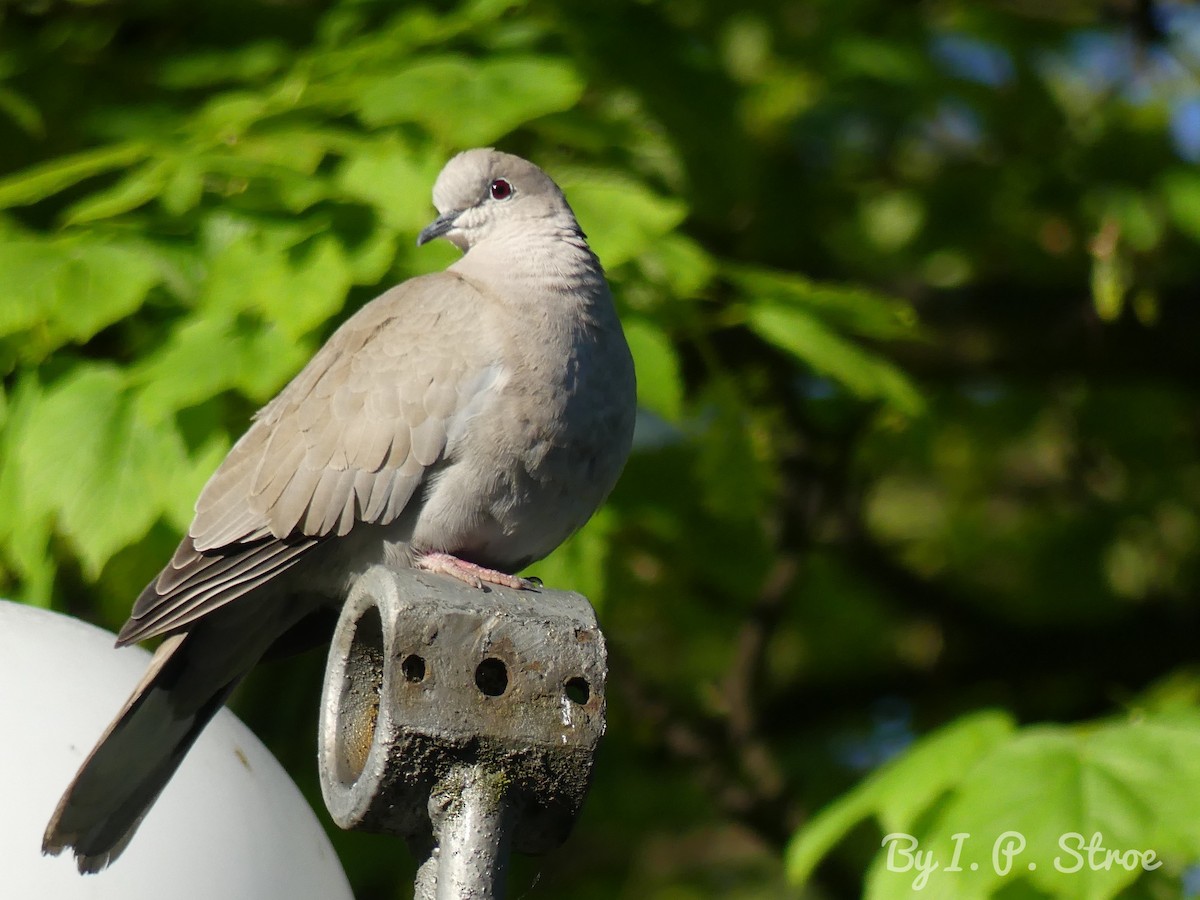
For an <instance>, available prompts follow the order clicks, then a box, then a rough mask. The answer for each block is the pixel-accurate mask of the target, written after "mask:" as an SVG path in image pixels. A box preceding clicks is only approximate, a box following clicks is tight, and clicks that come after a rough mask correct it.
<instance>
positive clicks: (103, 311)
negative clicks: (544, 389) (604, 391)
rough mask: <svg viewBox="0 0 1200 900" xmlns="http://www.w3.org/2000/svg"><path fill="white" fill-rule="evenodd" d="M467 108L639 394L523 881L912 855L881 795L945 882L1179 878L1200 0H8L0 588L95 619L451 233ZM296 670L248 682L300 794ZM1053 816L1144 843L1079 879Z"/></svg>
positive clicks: (472, 138) (1192, 798)
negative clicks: (513, 165)
mask: <svg viewBox="0 0 1200 900" xmlns="http://www.w3.org/2000/svg"><path fill="white" fill-rule="evenodd" d="M492 143H494V144H496V145H498V146H501V147H503V148H504V149H507V150H511V151H513V152H516V153H520V154H523V155H526V156H529V157H531V158H533V159H534V160H536V161H537V162H538V163H540V164H541V165H543V166H544V167H545V168H546V169H547V170H548V171H550V172H551V173H552V174H553V175H554V177H555V178H556V179H557V180H558V181H559V182H560V183H561V184H562V185H563V187H564V188H565V190H566V191H567V194H568V196H569V197H570V199H571V201H572V204H573V205H574V207H575V209H576V211H577V213H578V216H579V218H580V220H581V222H582V224H583V226H584V228H585V229H586V230H587V231H588V233H589V235H590V236H591V238H592V241H593V244H594V246H595V248H596V250H597V251H598V253H599V255H600V256H601V258H602V259H603V261H604V262H605V264H606V266H607V268H608V270H609V274H610V277H611V281H612V283H613V287H614V290H615V292H616V295H617V297H618V301H619V303H620V305H621V308H622V316H623V319H624V321H625V324H626V328H627V331H628V334H629V338H630V343H631V345H632V347H633V349H634V353H635V356H636V360H637V364H638V369H639V375H640V388H639V390H640V404H641V407H642V415H641V419H640V422H639V431H638V437H637V441H636V449H635V453H634V456H633V458H632V459H631V461H630V463H629V466H628V468H627V470H626V473H625V476H624V478H623V480H622V482H621V484H620V485H619V486H618V488H617V490H616V492H615V493H614V495H613V497H612V498H611V501H610V503H609V504H608V505H607V506H606V507H605V509H604V510H602V511H601V513H600V514H598V515H597V516H596V518H595V519H594V520H593V521H592V522H591V523H590V524H589V525H588V526H587V528H585V529H584V530H583V531H582V532H581V533H580V534H579V535H577V536H576V537H575V538H573V539H572V540H571V541H570V542H568V544H566V545H565V546H564V547H563V548H562V549H561V550H560V551H558V552H557V553H556V554H555V555H554V556H552V557H551V558H550V559H548V560H546V561H544V562H542V563H540V564H538V565H537V566H536V567H535V568H534V571H535V572H536V574H538V575H539V576H540V577H542V578H543V579H545V580H546V581H547V583H549V584H552V585H555V586H561V587H570V588H575V589H578V590H581V591H583V592H585V593H587V594H588V595H589V596H590V597H591V598H592V599H593V600H594V602H595V603H596V604H597V606H598V607H599V609H600V611H601V617H602V620H603V622H604V625H605V628H606V631H607V634H608V636H609V639H610V643H611V646H612V653H613V657H614V658H613V674H612V683H611V688H610V710H611V723H610V735H609V737H608V739H607V742H606V744H605V746H604V748H603V751H602V755H601V758H600V764H599V768H598V772H597V778H596V784H595V788H594V791H593V794H592V796H591V798H590V800H589V802H588V805H587V807H586V809H585V813H584V816H583V819H582V821H581V822H580V824H579V826H578V829H577V831H576V834H575V835H574V837H573V838H572V840H571V842H570V843H569V844H568V845H567V847H566V848H564V849H563V850H562V851H560V852H559V853H557V854H554V855H552V856H550V857H548V858H545V859H538V860H528V861H523V862H521V863H520V864H519V865H518V868H517V870H516V873H515V875H514V881H515V883H514V884H513V886H512V893H513V895H514V896H519V897H526V896H528V897H539V896H540V897H575V898H590V897H596V898H601V897H604V898H609V897H629V898H638V900H686V898H694V897H695V898H698V897H710V896H719V897H733V898H768V897H770V898H776V897H784V896H793V897H813V898H826V897H828V898H832V897H855V896H860V895H865V896H868V897H872V898H883V897H892V896H902V895H903V896H907V895H908V894H909V893H910V892H911V891H912V889H913V885H914V880H913V879H914V878H915V877H916V876H917V875H918V874H919V873H918V872H916V871H915V870H910V871H906V872H902V871H893V870H891V869H899V868H903V866H901V865H893V866H892V867H891V869H889V866H888V855H887V852H886V849H885V848H884V847H883V846H882V845H881V840H882V838H883V836H884V835H886V834H889V833H895V832H904V833H907V834H911V835H913V836H914V837H915V838H916V839H917V840H918V841H919V842H920V847H921V848H922V849H924V850H930V851H932V852H933V853H934V854H935V855H936V856H937V857H938V858H939V859H940V860H941V864H942V870H941V871H937V872H934V873H932V874H931V875H930V876H929V878H928V881H927V883H925V885H924V887H925V894H926V895H936V896H952V897H959V898H966V897H989V896H1000V897H1004V898H1009V900H1012V898H1024V897H1051V896H1052V897H1064V898H1074V897H1079V898H1085V897H1086V898H1104V897H1115V896H1118V895H1120V896H1123V897H1136V898H1158V897H1174V896H1183V895H1191V896H1194V895H1195V893H1196V892H1197V890H1198V889H1200V885H1198V879H1197V873H1198V872H1200V869H1198V868H1197V864H1198V863H1200V819H1197V817H1196V815H1195V810H1196V809H1197V808H1200V770H1198V769H1197V763H1196V759H1197V758H1200V756H1198V753H1200V746H1198V745H1200V718H1198V714H1197V709H1196V701H1197V698H1198V696H1200V677H1198V676H1197V675H1196V673H1195V672H1194V671H1193V670H1192V669H1191V668H1190V666H1191V664H1192V663H1193V662H1194V660H1195V645H1196V634H1197V633H1198V631H1200V604H1198V602H1197V592H1198V590H1200V566H1198V564H1197V563H1198V559H1200V552H1198V551H1200V517H1198V513H1197V509H1198V504H1200V455H1198V453H1197V442H1198V440H1200V409H1198V407H1197V400H1196V385H1197V384H1198V383H1200V382H1198V380H1197V379H1198V378H1200V353H1198V352H1197V346H1198V338H1200V327H1198V326H1200V305H1198V304H1197V302H1196V301H1197V299H1198V298H1200V251H1198V248H1197V243H1198V242H1200V170H1198V169H1197V163H1200V9H1197V7H1196V6H1194V5H1192V4H1189V3H1183V2H1167V0H1163V2H1157V3H1156V2H1153V0H1111V2H1109V3H1092V2H1080V0H1043V2H1040V3H1032V2H1027V0H994V2H983V3H968V2H965V0H938V2H927V3H922V4H899V3H892V2H885V0H838V2H832V0H814V2H797V0H752V2H749V3H743V4H724V3H716V2H711V0H609V2H607V3H604V4H599V3H588V2H582V3H574V4H567V3H551V2H542V0H531V2H528V3H520V2H516V0H473V2H464V3H459V4H450V3H436V4H428V5H421V4H394V3H388V2H384V0H342V2H336V3H335V2H318V0H241V2H238V3H233V2H230V0H212V2H207V3H203V4H168V3H162V2H156V0H124V2H117V0H86V2H85V0H78V2H71V0H25V2H22V0H15V2H14V0H10V2H8V3H6V4H4V5H3V6H0V376H2V377H3V381H2V387H3V393H2V394H0V592H2V593H4V594H6V595H9V596H13V597H17V598H20V599H24V600H26V601H28V602H31V603H38V604H44V605H52V606H54V607H56V608H59V609H64V610H68V611H71V612H74V613H76V614H79V615H82V616H85V617H87V618H89V619H92V620H95V621H98V622H101V623H103V624H105V625H107V626H109V627H116V626H118V625H119V624H120V622H121V621H122V620H123V619H124V617H125V615H126V613H127V612H128V608H129V604H130V601H131V599H132V598H133V597H134V596H135V595H136V593H137V592H138V590H139V589H140V588H141V587H142V585H143V584H144V583H145V582H146V581H148V580H149V579H150V578H151V577H152V576H153V575H154V573H155V572H156V570H157V568H158V567H159V566H160V565H161V564H162V563H163V561H164V560H165V559H166V558H167V556H168V555H169V553H170V551H171V549H172V548H173V545H174V543H175V541H176V540H177V539H178V536H179V534H180V533H181V531H182V530H183V529H184V528H186V526H187V523H188V521H189V516H190V504H191V502H192V500H193V499H194V497H195V496H196V494H197V492H198V491H199V488H200V486H201V485H202V484H203V482H204V480H205V478H206V477H207V476H208V474H209V473H210V472H211V471H212V470H213V468H214V467H215V466H216V465H217V463H218V462H219V460H220V458H221V456H222V454H223V453H224V452H225V451H226V450H227V449H228V447H229V446H230V445H231V443H232V441H233V440H234V439H236V437H237V435H238V434H239V433H240V432H241V431H242V430H243V429H244V428H245V427H246V424H247V422H248V418H249V416H250V414H251V413H252V412H253V410H254V409H255V408H256V407H258V406H259V405H261V404H262V403H263V402H265V401H266V400H267V399H268V398H269V397H270V396H272V394H273V393H274V392H275V391H277V390H278V389H279V388H280V387H281V386H282V385H283V384H284V383H285V382H286V381H287V379H288V378H289V377H290V376H291V375H292V374H294V373H295V372H296V371H297V370H298V368H299V367H300V366H301V365H303V363H304V362H305V360H306V359H307V358H308V357H309V356H310V355H311V354H312V352H313V351H314V350H315V348H316V347H317V346H319V344H320V342H321V341H322V340H323V339H324V338H325V337H327V336H328V334H329V333H330V332H331V331H332V329H333V328H334V327H336V325H337V323H338V322H340V321H341V320H343V319H344V318H345V316H346V315H348V314H349V313H350V312H352V311H353V310H354V309H356V308H358V307H359V306H360V305H361V304H362V303H364V302H366V301H367V300H368V299H369V298H370V297H372V296H374V295H375V294H377V293H378V292H380V291H381V290H382V289H384V288H385V287H386V286H388V285H390V284H393V283H395V282H396V281H398V280H401V279H403V278H406V277H409V276H411V275H414V274H417V273H419V272H423V271H429V270H432V269H436V268H440V267H442V266H444V265H446V264H447V263H448V262H449V261H450V260H452V259H453V258H454V251H453V249H452V248H450V247H447V246H430V247H426V248H422V249H421V250H419V251H418V250H416V249H415V247H414V246H413V238H414V236H415V234H416V232H417V231H418V230H419V229H420V228H421V227H422V226H423V225H424V224H425V223H426V222H427V221H428V220H429V218H430V216H431V215H432V211H431V206H430V203H429V199H428V198H429V190H430V187H431V185H432V182H433V179H434V177H435V176H436V174H437V171H438V169H439V168H440V166H441V165H442V163H443V162H444V161H445V159H446V158H447V157H448V156H449V155H450V154H452V153H453V152H455V151H457V150H460V149H463V148H465V147H468V146H473V145H481V144H492ZM321 663H322V660H321V659H320V655H319V654H310V655H308V656H304V657H298V658H295V659H292V660H287V661H281V662H273V663H269V664H266V665H265V666H263V668H262V669H261V670H260V672H259V673H257V674H256V676H255V677H254V678H252V679H251V680H250V682H249V683H248V684H247V685H246V686H245V687H244V688H243V689H242V690H241V691H240V693H239V695H238V697H237V703H236V706H237V707H238V709H239V711H240V712H241V713H242V714H243V715H244V716H245V717H246V718H247V719H248V720H249V721H250V723H251V724H252V725H253V726H254V727H255V729H256V730H257V731H258V732H259V733H260V734H261V735H262V736H263V737H264V739H265V740H266V741H267V743H268V744H269V745H270V746H271V748H272V749H273V750H274V751H275V752H276V753H277V754H278V755H279V756H280V757H281V758H282V759H283V760H284V761H285V763H286V764H288V765H289V768H290V769H291V771H292V772H293V773H294V774H295V776H296V777H297V779H298V780H299V781H300V782H301V784H302V786H304V787H305V789H306V790H307V791H308V792H309V794H310V796H312V797H313V798H314V800H315V802H318V803H319V799H317V794H316V792H315V790H314V784H315V775H314V771H313V770H314V767H313V765H312V756H313V735H314V734H315V715H316V701H317V696H318V694H319V684H320V670H321ZM1011 831H1016V832H1020V833H1021V835H1022V836H1023V838H1024V840H1025V841H1026V848H1025V850H1024V851H1023V852H1022V853H1021V854H1020V855H1019V856H1017V857H1016V863H1015V866H1014V868H1013V870H1012V872H1011V873H1009V874H1008V875H1006V876H1001V875H999V874H998V873H997V870H996V867H995V866H994V865H993V862H992V857H991V855H990V852H991V848H992V846H993V842H994V841H997V840H998V839H999V838H1000V837H1001V835H1003V834H1004V833H1005V832H1011ZM1072 832H1074V833H1078V834H1080V835H1082V836H1083V838H1084V840H1089V839H1090V838H1091V836H1092V835H1093V834H1094V833H1097V832H1099V833H1101V834H1102V835H1103V841H1104V846H1105V847H1107V848H1113V849H1118V850H1126V849H1130V848H1136V849H1141V850H1146V849H1153V850H1154V851H1155V852H1156V854H1157V858H1158V859H1159V860H1161V862H1162V865H1161V867H1158V868H1154V869H1152V870H1149V871H1143V870H1142V869H1141V868H1135V869H1134V870H1133V871H1129V870H1126V869H1125V868H1122V867H1120V866H1115V867H1114V866H1109V867H1108V868H1107V869H1096V870H1093V869H1092V868H1091V867H1090V866H1086V867H1084V869H1083V870H1082V871H1079V872H1072V873H1062V872H1058V871H1057V869H1056V867H1055V865H1054V864H1053V859H1054V857H1055V855H1056V854H1059V853H1060V846H1059V844H1058V841H1059V839H1060V837H1061V836H1062V835H1064V834H1066V833H1072ZM963 833H969V834H970V835H971V838H970V840H969V841H966V842H965V843H963V852H962V857H961V860H960V861H959V865H960V867H961V869H962V871H951V872H946V871H944V869H945V868H946V866H948V865H949V864H950V856H951V854H952V852H953V850H954V845H955V843H956V842H958V841H964V839H961V838H959V837H957V835H960V834H963ZM335 840H336V842H337V844H338V848H339V851H340V853H341V854H342V858H343V860H344V862H345V864H346V866H347V869H348V871H349V873H350V875H351V878H352V880H353V882H354V885H355V889H356V892H357V896H358V897H359V898H360V900H372V898H392V897H404V896H408V895H409V892H410V891H411V887H410V886H409V885H410V884H411V876H412V872H411V862H410V861H408V860H407V857H406V855H405V854H403V853H397V852H396V850H395V847H394V844H393V842H391V841H390V840H388V839H385V838H379V837H371V836H363V835H340V834H339V835H335ZM897 858H898V859H899V860H900V861H901V862H902V861H903V856H901V857H897ZM1065 859H1066V861H1067V862H1070V857H1069V856H1068V857H1065ZM893 862H895V859H894V860H893ZM971 862H976V863H978V867H977V868H976V869H974V870H972V869H971V868H970V867H969V863H971ZM1028 863H1035V864H1036V868H1035V867H1034V866H1031V865H1028Z"/></svg>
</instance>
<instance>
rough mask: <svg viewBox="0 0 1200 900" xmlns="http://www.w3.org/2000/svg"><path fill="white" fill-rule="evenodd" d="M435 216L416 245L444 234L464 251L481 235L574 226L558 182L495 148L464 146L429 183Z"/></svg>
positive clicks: (491, 236)
mask: <svg viewBox="0 0 1200 900" xmlns="http://www.w3.org/2000/svg"><path fill="white" fill-rule="evenodd" d="M433 205H434V206H435V207H436V208H437V211H438V217H437V218H436V219H434V220H433V222H431V223H430V224H429V225H428V226H427V227H426V228H425V229H424V230H423V231H422V232H421V234H420V235H419V236H418V237H417V246H418V247H419V246H421V245H422V244H424V243H426V242H428V241H431V240H433V239H434V238H438V237H444V238H446V239H447V240H449V241H450V242H451V243H452V244H454V245H455V246H456V247H458V248H459V249H460V250H462V251H463V252H464V253H465V252H466V251H467V250H470V249H471V247H473V246H475V245H476V244H478V243H480V242H481V241H485V240H489V239H491V238H495V237H503V236H505V235H509V234H513V235H516V234H528V233H530V232H533V231H549V230H557V231H563V230H566V231H573V232H576V233H577V232H578V228H579V226H578V225H577V224H576V223H575V216H574V214H573V213H572V212H571V207H570V206H569V205H568V204H567V201H566V198H565V197H563V193H562V191H561V190H559V188H558V185H556V184H555V183H554V182H553V181H551V180H550V177H549V176H548V175H547V174H546V173H545V172H543V171H542V170H541V169H539V168H538V167H537V166H535V165H534V164H533V163H531V162H526V161H525V160H523V159H521V158H520V157H519V156H512V155H511V154H508V153H501V152H500V151H498V150H492V149H490V148H489V149H479V150H466V151H464V152H462V153H460V154H458V155H457V156H455V157H454V158H453V159H451V160H450V162H448V163H446V166H445V168H443V169H442V172H441V174H440V175H438V178H437V181H436V182H435V183H434V185H433Z"/></svg>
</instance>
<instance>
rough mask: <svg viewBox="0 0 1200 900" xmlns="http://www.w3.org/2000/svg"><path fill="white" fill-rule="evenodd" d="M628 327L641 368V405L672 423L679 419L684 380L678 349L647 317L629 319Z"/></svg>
mask: <svg viewBox="0 0 1200 900" xmlns="http://www.w3.org/2000/svg"><path fill="white" fill-rule="evenodd" d="M624 327H625V338H626V340H628V341H629V348H630V350H632V351H633V360H634V363H635V365H636V367H637V380H638V403H639V405H641V406H644V407H646V408H647V409H649V410H651V411H652V412H655V413H657V414H658V415H660V416H662V417H663V418H664V419H666V420H667V421H669V422H678V421H679V417H680V413H681V409H682V405H683V380H682V376H681V375H680V372H679V357H678V354H677V353H676V352H675V348H674V347H672V346H671V342H670V340H669V339H668V338H667V335H666V334H665V333H664V332H663V331H662V330H661V329H660V328H656V327H655V326H654V325H653V324H651V323H650V322H648V321H646V320H645V319H635V318H627V319H626V321H625V323H624Z"/></svg>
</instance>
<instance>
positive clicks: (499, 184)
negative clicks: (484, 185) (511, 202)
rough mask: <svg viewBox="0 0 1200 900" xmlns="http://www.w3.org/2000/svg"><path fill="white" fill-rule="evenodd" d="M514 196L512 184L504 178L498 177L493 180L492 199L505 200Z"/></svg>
mask: <svg viewBox="0 0 1200 900" xmlns="http://www.w3.org/2000/svg"><path fill="white" fill-rule="evenodd" d="M511 196H512V185H511V184H509V183H508V182H507V181H505V180H504V179H503V178H497V179H496V180H495V181H493V182H492V199H493V200H505V199H507V198H508V197H511Z"/></svg>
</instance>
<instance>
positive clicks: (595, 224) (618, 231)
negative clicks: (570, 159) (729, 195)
mask: <svg viewBox="0 0 1200 900" xmlns="http://www.w3.org/2000/svg"><path fill="white" fill-rule="evenodd" d="M556 174H557V175H558V181H559V184H560V186H561V187H562V189H563V192H564V193H565V194H566V195H567V196H568V197H569V198H570V201H571V207H572V209H574V210H575V215H576V217H577V218H578V219H579V224H580V225H581V226H583V230H584V231H586V232H587V235H588V241H589V243H590V244H591V245H592V249H593V250H595V251H596V255H597V256H598V257H600V262H601V263H603V264H604V266H605V267H606V268H609V269H615V268H616V267H617V266H619V265H621V264H622V263H624V262H627V261H628V260H631V259H634V258H635V257H637V256H640V255H641V254H642V253H647V252H653V251H654V249H655V245H656V242H657V241H658V240H659V238H661V237H663V236H665V235H667V234H669V233H670V232H671V231H673V230H674V229H675V228H676V227H677V226H678V225H679V224H680V223H681V222H682V221H683V220H684V217H685V216H686V215H687V206H686V205H685V204H684V203H683V202H682V201H680V200H675V199H672V198H669V197H663V196H660V195H659V194H656V193H654V192H653V191H651V190H650V189H649V188H647V187H646V186H645V185H642V184H639V183H638V182H636V181H633V180H632V179H629V178H626V177H623V176H621V175H617V174H614V173H611V172H588V171H580V170H570V169H566V170H563V171H562V172H560V173H556Z"/></svg>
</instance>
